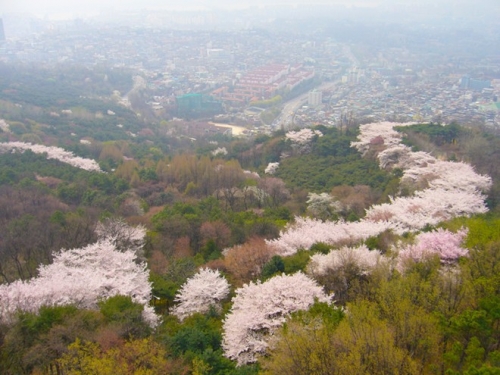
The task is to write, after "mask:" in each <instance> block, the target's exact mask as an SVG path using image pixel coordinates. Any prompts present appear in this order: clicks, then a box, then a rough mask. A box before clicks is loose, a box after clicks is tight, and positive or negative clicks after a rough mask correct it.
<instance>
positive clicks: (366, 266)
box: [307, 245, 382, 275]
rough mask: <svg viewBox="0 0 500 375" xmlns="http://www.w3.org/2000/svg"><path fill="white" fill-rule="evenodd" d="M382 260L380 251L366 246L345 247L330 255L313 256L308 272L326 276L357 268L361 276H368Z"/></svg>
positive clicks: (333, 251) (331, 252)
mask: <svg viewBox="0 0 500 375" xmlns="http://www.w3.org/2000/svg"><path fill="white" fill-rule="evenodd" d="M381 260H382V254H381V253H380V251H378V250H369V249H368V248H367V247H366V246H365V245H362V246H359V247H347V246H344V247H342V248H340V249H338V250H332V251H330V252H329V253H328V254H314V255H313V256H311V260H310V261H309V264H308V266H307V270H308V273H310V274H312V275H325V274H327V273H329V272H336V271H338V270H339V269H341V268H347V267H349V266H355V267H356V268H357V269H358V270H359V272H360V273H361V274H368V273H370V271H371V270H372V269H373V268H374V267H375V266H376V265H377V264H379V263H380V261H381Z"/></svg>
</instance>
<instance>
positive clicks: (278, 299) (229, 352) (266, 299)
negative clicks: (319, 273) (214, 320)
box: [222, 272, 331, 365]
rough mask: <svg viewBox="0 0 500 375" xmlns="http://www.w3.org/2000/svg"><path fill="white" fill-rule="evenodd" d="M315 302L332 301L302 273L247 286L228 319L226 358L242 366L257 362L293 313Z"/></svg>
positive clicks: (243, 288)
mask: <svg viewBox="0 0 500 375" xmlns="http://www.w3.org/2000/svg"><path fill="white" fill-rule="evenodd" d="M315 299H317V300H318V301H319V302H327V303H330V302H331V297H330V296H327V295H326V294H325V292H324V291H323V289H322V288H321V287H320V286H319V285H318V284H316V282H315V281H313V280H312V279H310V278H309V277H307V276H306V275H304V274H303V273H300V272H298V273H296V274H293V275H281V276H275V277H273V278H271V279H269V280H268V281H266V282H264V283H260V282H257V283H253V282H250V283H249V284H245V285H244V286H243V287H242V288H239V289H237V290H236V296H235V297H234V298H233V307H232V308H231V311H230V312H229V314H228V315H227V316H226V318H225V320H224V327H223V328H224V335H223V343H222V346H223V349H224V355H225V356H226V357H228V358H231V359H233V360H236V361H237V362H238V365H243V364H246V363H252V362H256V361H257V356H258V355H259V354H264V353H265V352H266V350H267V348H268V340H269V336H270V335H272V334H273V332H274V331H275V330H276V329H277V328H279V327H280V326H281V325H282V324H283V323H284V322H285V320H286V318H287V317H288V316H289V314H290V313H292V312H294V311H298V310H307V309H308V308H309V307H310V306H311V305H312V304H313V303H314V300H315Z"/></svg>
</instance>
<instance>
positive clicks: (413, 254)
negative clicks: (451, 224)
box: [398, 228, 468, 270]
mask: <svg viewBox="0 0 500 375" xmlns="http://www.w3.org/2000/svg"><path fill="white" fill-rule="evenodd" d="M466 236H467V229H461V230H459V231H458V232H456V233H453V232H450V231H448V230H446V229H442V228H439V229H437V230H435V231H432V232H424V233H420V234H418V235H417V236H416V237H415V242H414V243H413V244H410V245H406V246H404V247H402V248H401V249H400V250H399V253H398V269H400V270H404V266H405V265H406V264H407V263H408V261H413V262H420V261H422V260H425V259H427V258H429V257H431V256H434V255H437V256H438V257H439V259H440V260H441V263H443V264H446V265H451V264H453V263H455V262H456V261H457V260H458V259H459V258H461V257H464V256H467V254H468V250H467V249H466V248H463V247H462V243H463V241H464V239H465V237H466Z"/></svg>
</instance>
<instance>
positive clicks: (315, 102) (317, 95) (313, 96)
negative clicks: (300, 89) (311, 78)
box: [307, 90, 323, 107]
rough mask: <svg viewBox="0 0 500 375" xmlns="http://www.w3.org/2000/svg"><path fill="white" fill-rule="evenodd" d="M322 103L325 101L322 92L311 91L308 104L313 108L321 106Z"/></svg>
mask: <svg viewBox="0 0 500 375" xmlns="http://www.w3.org/2000/svg"><path fill="white" fill-rule="evenodd" d="M322 101H323V93H322V92H321V91H316V90H312V91H309V95H308V97H307V102H308V104H309V105H310V106H311V107H317V106H319V105H321V103H322Z"/></svg>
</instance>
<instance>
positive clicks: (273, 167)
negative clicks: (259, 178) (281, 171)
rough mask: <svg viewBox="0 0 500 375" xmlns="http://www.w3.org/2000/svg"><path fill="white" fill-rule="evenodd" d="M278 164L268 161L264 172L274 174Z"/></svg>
mask: <svg viewBox="0 0 500 375" xmlns="http://www.w3.org/2000/svg"><path fill="white" fill-rule="evenodd" d="M279 166H280V163H278V162H276V163H269V164H268V165H267V167H266V169H264V173H266V174H275V173H276V171H277V170H278V167H279Z"/></svg>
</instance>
